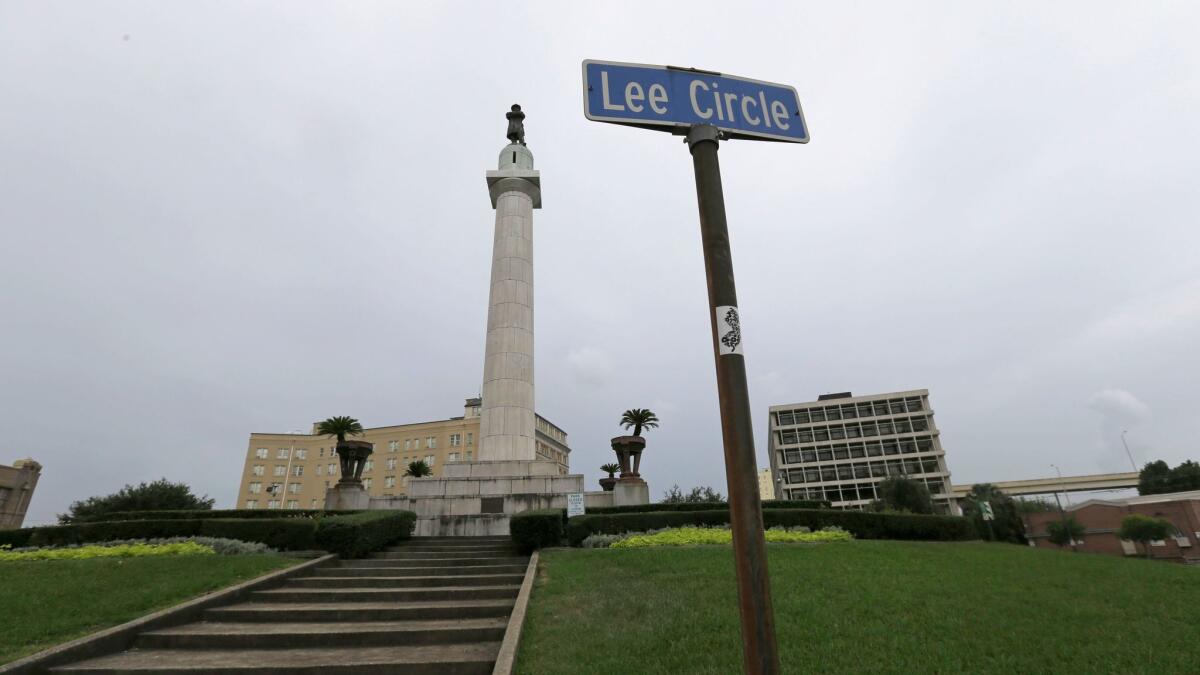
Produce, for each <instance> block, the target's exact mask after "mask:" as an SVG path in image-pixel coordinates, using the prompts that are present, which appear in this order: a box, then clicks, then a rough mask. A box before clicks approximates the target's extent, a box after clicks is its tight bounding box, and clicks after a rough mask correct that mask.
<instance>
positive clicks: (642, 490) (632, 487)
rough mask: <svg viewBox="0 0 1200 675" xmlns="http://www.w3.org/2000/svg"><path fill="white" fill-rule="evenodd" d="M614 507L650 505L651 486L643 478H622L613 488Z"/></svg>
mask: <svg viewBox="0 0 1200 675" xmlns="http://www.w3.org/2000/svg"><path fill="white" fill-rule="evenodd" d="M612 496H613V497H612V505H613V506H631V505H634V504H649V503H650V486H649V485H648V484H646V481H644V480H642V479H641V478H622V479H620V480H618V481H617V484H616V485H614V486H613V491H612Z"/></svg>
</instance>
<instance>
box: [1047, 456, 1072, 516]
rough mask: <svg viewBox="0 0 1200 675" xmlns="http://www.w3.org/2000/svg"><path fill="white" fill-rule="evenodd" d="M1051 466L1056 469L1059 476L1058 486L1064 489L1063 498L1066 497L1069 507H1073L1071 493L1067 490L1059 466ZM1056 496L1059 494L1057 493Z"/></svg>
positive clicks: (1055, 471)
mask: <svg viewBox="0 0 1200 675" xmlns="http://www.w3.org/2000/svg"><path fill="white" fill-rule="evenodd" d="M1050 466H1052V467H1054V473H1057V474H1058V486H1059V487H1061V488H1062V489H1063V497H1065V498H1066V500H1067V506H1070V505H1071V494H1070V491H1069V490H1067V484H1066V483H1064V482H1063V479H1062V471H1061V470H1059V468H1058V466H1057V465H1055V464H1051V465H1050ZM1055 494H1057V493H1055Z"/></svg>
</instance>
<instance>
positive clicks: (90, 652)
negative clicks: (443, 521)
mask: <svg viewBox="0 0 1200 675" xmlns="http://www.w3.org/2000/svg"><path fill="white" fill-rule="evenodd" d="M336 559H337V556H336V555H333V554H329V555H324V556H322V557H320V558H317V559H316V560H310V561H308V562H304V563H300V564H299V565H296V566H294V567H289V568H287V569H283V570H277V571H275V572H271V573H269V574H265V575H263V576H260V577H255V578H254V579H250V580H249V581H243V582H242V583H240V584H237V585H236V586H230V587H229V588H225V589H222V590H219V591H213V592H212V593H207V594H205V595H202V596H200V597H198V598H193V599H191V600H187V601H185V602H182V603H180V604H178V605H175V606H174V607H168V608H166V609H160V610H159V611H157V612H154V613H153V614H148V615H146V616H143V617H138V618H136V619H134V620H132V621H129V622H126V623H123V624H121V625H119V626H113V627H111V628H105V629H104V630H101V631H98V632H96V633H92V634H91V635H85V636H84V637H81V638H79V639H76V640H72V641H70V642H67V643H64V644H61V645H56V646H54V647H50V648H49V649H45V650H43V651H40V652H38V653H36V654H32V655H30V656H26V657H25V658H22V659H18V660H16V661H13V662H12V663H9V664H7V665H0V675H33V674H34V673H41V672H44V671H45V670H47V669H49V668H53V667H54V666H61V665H64V664H66V663H72V662H75V661H82V660H84V659H90V658H95V657H97V656H104V655H107V654H115V653H117V652H123V651H125V650H126V649H129V648H130V647H132V646H133V643H134V641H135V640H136V639H137V636H138V634H140V633H142V632H145V631H149V630H157V629H160V628H168V627H171V626H178V625H180V624H184V623H188V622H190V621H192V620H194V619H196V618H197V617H199V616H200V614H201V613H203V612H204V610H206V609H208V608H210V607H218V606H221V605H227V604H232V603H234V602H238V601H241V600H243V599H245V598H246V597H248V596H249V595H250V593H251V592H252V591H257V590H260V589H262V588H264V587H267V586H274V585H276V584H278V583H279V582H282V581H284V580H286V579H288V578H290V577H293V576H296V575H297V574H300V573H302V572H306V571H308V570H310V569H312V568H314V567H318V566H320V565H324V564H325V563H327V562H330V561H332V560H336Z"/></svg>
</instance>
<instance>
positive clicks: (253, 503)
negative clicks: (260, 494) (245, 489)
mask: <svg viewBox="0 0 1200 675" xmlns="http://www.w3.org/2000/svg"><path fill="white" fill-rule="evenodd" d="M246 508H248V509H257V508H258V500H257V499H247V500H246Z"/></svg>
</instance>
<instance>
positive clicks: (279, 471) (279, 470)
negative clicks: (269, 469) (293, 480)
mask: <svg viewBox="0 0 1200 675" xmlns="http://www.w3.org/2000/svg"><path fill="white" fill-rule="evenodd" d="M286 474H287V467H286V466H284V465H282V464H276V465H275V475H276V476H283V475H286Z"/></svg>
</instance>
